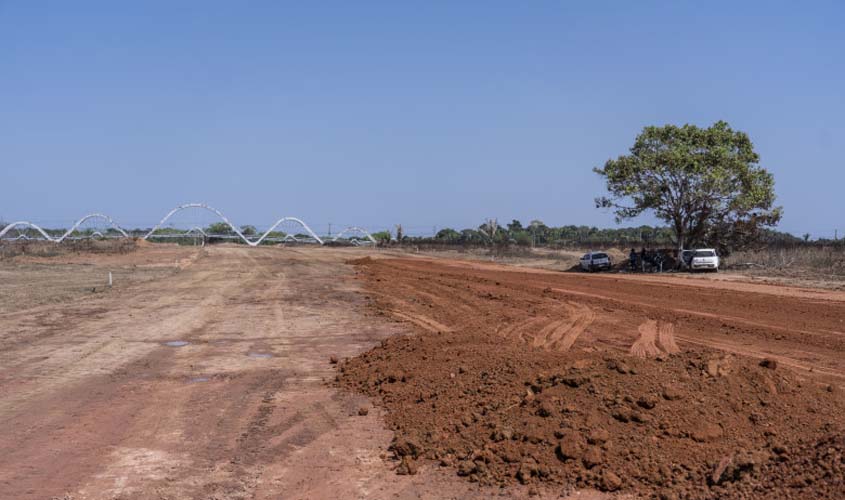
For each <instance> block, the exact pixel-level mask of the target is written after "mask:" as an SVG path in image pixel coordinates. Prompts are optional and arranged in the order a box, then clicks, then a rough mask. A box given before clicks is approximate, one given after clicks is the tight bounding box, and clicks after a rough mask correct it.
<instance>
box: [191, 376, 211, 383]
mask: <svg viewBox="0 0 845 500" xmlns="http://www.w3.org/2000/svg"><path fill="white" fill-rule="evenodd" d="M208 381H209V378H208V377H194V378H192V379H188V383H189V384H196V383H198V382H208Z"/></svg>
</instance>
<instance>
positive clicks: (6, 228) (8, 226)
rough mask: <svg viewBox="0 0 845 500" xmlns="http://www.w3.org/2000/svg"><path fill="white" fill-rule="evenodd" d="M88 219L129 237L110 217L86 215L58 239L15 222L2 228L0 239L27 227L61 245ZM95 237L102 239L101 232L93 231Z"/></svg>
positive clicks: (33, 225) (36, 228)
mask: <svg viewBox="0 0 845 500" xmlns="http://www.w3.org/2000/svg"><path fill="white" fill-rule="evenodd" d="M89 219H103V220H104V221H106V222H108V223H109V225H110V226H111V227H112V228H114V229H116V230H117V231H118V232H119V233H120V234H121V235H122V236H123V237H124V238H128V237H129V235H128V234H126V231H124V230H123V229H122V228H121V227H120V226H118V225H117V223H115V222H114V220H112V218H111V217H109V216H108V215H103V214H88V215H86V216H85V217H83V218H81V219H79V220H78V221H76V222H75V223H74V224H73V226H71V227H70V229H68V230H67V231H66V232H65V233H64V234H63V235H61V236H59V237H58V238H51V237H50V235H49V234H47V232H46V231H44V230H43V229H41V228H40V227H38V226H36V225H35V224H33V223H32V222H28V221H17V222H12V223H11V224H9V225H7V226H6V227H4V228H3V230H2V231H0V238H2V237H3V236H4V235H5V234H6V233H8V232H9V231H11V230H12V228H14V227H17V226H28V227H31V228H33V229H35V230H36V231H38V232H39V233H41V235H42V236H44V239H46V240H47V241H52V242H54V243H61V242H63V241H64V240H66V239H67V238H68V237H70V235H71V234H73V232H74V231H76V230H77V229H79V226H80V225H81V224H82V223H84V222H85V221H87V220H89ZM95 235H99V236H100V237H103V233H101V232H99V231H95V232H94V234H92V236H95Z"/></svg>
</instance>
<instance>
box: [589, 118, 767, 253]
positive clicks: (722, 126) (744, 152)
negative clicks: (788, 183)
mask: <svg viewBox="0 0 845 500" xmlns="http://www.w3.org/2000/svg"><path fill="white" fill-rule="evenodd" d="M759 161H760V158H759V156H758V154H757V153H756V152H755V151H754V146H753V145H752V143H751V140H750V139H749V138H748V135H747V134H745V133H744V132H740V131H734V130H732V129H731V128H730V126H729V125H728V124H727V123H726V122H724V121H719V122H716V123H714V124H713V125H712V126H711V127H709V128H699V127H696V126H694V125H684V126H682V127H678V126H675V125H666V126H663V127H646V128H645V129H643V131H642V132H641V133H640V135H639V136H637V138H636V141H635V142H634V145H633V146H632V147H631V149H630V154H628V155H624V156H620V157H618V158H617V159H615V160H608V161H607V163H605V164H604V167H601V168H595V169H594V171H595V172H596V173H597V174H599V175H600V176H602V177H603V178H604V179H605V181H606V186H607V191H608V195H607V196H603V197H600V198H597V199H596V205H597V206H598V207H605V208H611V209H613V210H614V212H615V214H616V218H617V221H622V220H624V219H630V218H633V217H636V216H638V215H640V214H642V213H644V212H646V211H651V212H653V213H654V214H655V215H656V216H657V217H658V218H659V219H661V220H663V221H665V222H666V223H667V224H669V226H670V227H671V229H672V231H673V232H674V236H675V243H676V244H677V246H678V248H679V249H680V248H684V247H685V246H686V245H705V246H714V247H719V248H721V249H722V250H728V249H732V248H738V247H741V246H744V245H746V244H747V243H750V242H751V241H754V240H755V239H756V238H757V237H759V235H760V231H761V229H763V228H765V227H768V226H774V225H776V224H777V223H778V221H779V220H780V218H781V213H782V209H781V208H780V207H776V206H774V202H775V192H774V178H773V177H772V174H770V173H769V172H768V171H767V170H766V169H764V168H763V167H761V166H760V165H759Z"/></svg>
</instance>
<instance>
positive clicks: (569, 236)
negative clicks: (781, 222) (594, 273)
mask: <svg viewBox="0 0 845 500" xmlns="http://www.w3.org/2000/svg"><path fill="white" fill-rule="evenodd" d="M373 236H374V237H375V238H376V239H377V240H379V241H381V242H384V243H387V242H388V241H389V240H391V239H393V240H394V241H397V238H396V237H397V236H398V237H399V240H400V241H402V242H408V243H410V242H417V243H427V244H441V245H465V246H475V245H491V244H511V245H519V246H526V247H530V246H535V247H552V248H608V247H618V248H629V247H649V248H657V247H672V246H673V245H674V235H673V233H672V230H671V229H670V228H668V227H660V226H648V225H642V226H637V227H623V228H614V229H607V228H604V229H602V228H598V227H592V226H575V225H567V226H560V227H552V226H547V225H546V224H544V223H543V222H542V221H537V220H535V221H531V222H530V223H529V224H528V225H523V224H522V223H521V222H520V221H518V220H512V221H511V222H510V224H507V225H503V226H499V225H496V224H495V223H492V222H487V223H484V224H482V225H480V226H479V227H478V228H476V229H461V230H457V229H452V228H445V229H441V230H440V231H438V232H437V234H436V235H435V236H434V237H410V236H402V235H401V234H398V235H391V234H390V233H388V232H387V231H383V232H380V233H375V234H373ZM757 243H758V244H759V245H762V246H778V247H795V246H803V245H818V246H828V245H832V244H838V245H843V244H845V242H843V240H831V239H817V240H811V239H810V235H805V236H804V237H803V238H799V237H797V236H795V235H792V234H790V233H785V232H781V231H774V230H769V229H766V230H763V231H761V232H760V235H759V238H758V242H757Z"/></svg>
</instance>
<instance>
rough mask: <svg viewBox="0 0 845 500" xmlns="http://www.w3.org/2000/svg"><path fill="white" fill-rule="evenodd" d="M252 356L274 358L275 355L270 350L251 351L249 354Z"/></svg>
mask: <svg viewBox="0 0 845 500" xmlns="http://www.w3.org/2000/svg"><path fill="white" fill-rule="evenodd" d="M247 356H249V357H250V358H272V357H273V355H272V354H270V353H269V352H251V353H249V354H247Z"/></svg>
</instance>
